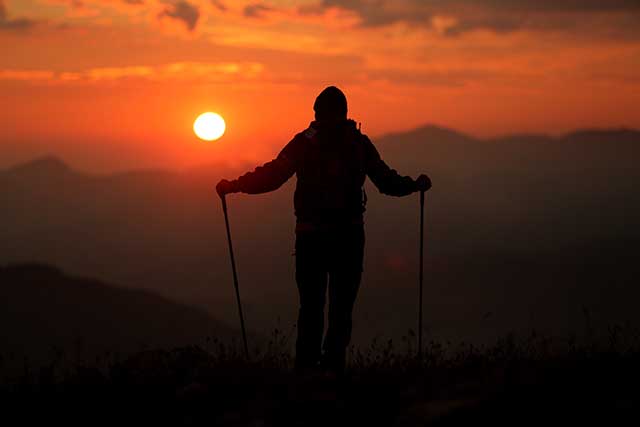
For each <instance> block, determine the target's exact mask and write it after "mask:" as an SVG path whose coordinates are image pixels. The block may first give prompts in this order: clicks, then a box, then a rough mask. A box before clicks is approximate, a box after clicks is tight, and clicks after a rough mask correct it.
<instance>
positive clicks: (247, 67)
mask: <svg viewBox="0 0 640 427" xmlns="http://www.w3.org/2000/svg"><path fill="white" fill-rule="evenodd" d="M263 71H264V65H262V64H261V63H258V62H171V63H168V64H163V65H157V66H148V65H132V66H124V67H95V68H89V69H86V70H83V71H60V72H54V71H50V70H21V69H0V80H13V81H25V82H30V83H39V82H51V83H74V82H75V83H83V82H84V83H96V82H117V81H122V80H127V79H144V80H148V81H167V80H172V81H206V82H220V81H227V80H229V79H233V81H238V80H252V79H255V78H257V77H259V76H260V75H261V74H262V72H263Z"/></svg>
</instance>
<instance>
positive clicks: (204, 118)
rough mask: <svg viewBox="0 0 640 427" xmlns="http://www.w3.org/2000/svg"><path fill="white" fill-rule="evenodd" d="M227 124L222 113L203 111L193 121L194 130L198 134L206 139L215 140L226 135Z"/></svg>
mask: <svg viewBox="0 0 640 427" xmlns="http://www.w3.org/2000/svg"><path fill="white" fill-rule="evenodd" d="M226 128H227V125H226V124H225V122H224V119H223V118H222V116H221V115H220V114H217V113H211V112H207V113H203V114H200V115H199V116H198V118H197V119H196V121H195V122H193V131H194V132H195V134H196V136H197V137H198V138H200V139H203V140H205V141H215V140H216V139H219V138H220V137H221V136H222V135H224V131H225V130H226Z"/></svg>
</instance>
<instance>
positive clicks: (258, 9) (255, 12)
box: [243, 3, 273, 18]
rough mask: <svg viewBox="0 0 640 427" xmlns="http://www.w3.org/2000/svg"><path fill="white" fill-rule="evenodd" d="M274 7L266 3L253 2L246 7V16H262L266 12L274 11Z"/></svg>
mask: <svg viewBox="0 0 640 427" xmlns="http://www.w3.org/2000/svg"><path fill="white" fill-rule="evenodd" d="M272 10H273V8H272V7H271V6H267V5H266V4H261V3H252V4H249V5H247V6H245V8H244V11H243V13H244V16H246V17H247V18H262V17H264V14H265V13H266V12H269V11H272Z"/></svg>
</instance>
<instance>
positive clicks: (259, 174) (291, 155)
mask: <svg viewBox="0 0 640 427" xmlns="http://www.w3.org/2000/svg"><path fill="white" fill-rule="evenodd" d="M294 141H295V140H293V141H291V142H290V143H289V144H287V146H286V147H285V148H284V149H283V150H282V151H281V152H280V154H278V157H276V158H275V159H273V160H272V161H270V162H268V163H265V164H264V165H262V166H259V167H257V168H256V169H255V170H254V171H253V172H247V173H246V174H244V175H242V176H241V177H240V178H238V179H236V180H234V181H231V185H232V186H233V188H234V190H236V191H237V192H242V193H247V194H261V193H268V192H269V191H274V190H277V189H278V188H280V187H281V186H282V184H284V183H285V182H287V181H288V180H289V178H291V177H292V176H293V174H294V173H295V149H294V147H293V144H294Z"/></svg>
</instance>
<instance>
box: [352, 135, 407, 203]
mask: <svg viewBox="0 0 640 427" xmlns="http://www.w3.org/2000/svg"><path fill="white" fill-rule="evenodd" d="M363 137H364V140H363V143H364V144H365V160H366V172H367V175H368V176H369V178H370V179H371V181H372V182H373V184H374V185H375V186H376V187H377V188H378V190H380V192H381V193H382V194H386V195H388V196H398V197H399V196H406V195H408V194H411V193H413V192H415V191H418V189H419V188H418V184H417V183H416V181H414V180H413V178H411V177H409V176H402V175H400V174H399V173H398V172H396V171H395V170H394V169H391V168H390V167H389V166H388V165H387V164H386V163H385V162H384V160H382V158H380V154H379V153H378V150H377V149H376V147H375V146H374V145H373V143H372V142H371V141H370V140H369V138H367V137H366V136H364V135H363Z"/></svg>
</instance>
